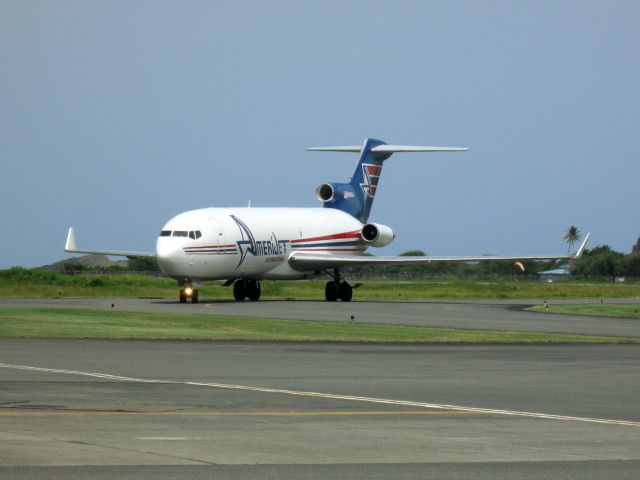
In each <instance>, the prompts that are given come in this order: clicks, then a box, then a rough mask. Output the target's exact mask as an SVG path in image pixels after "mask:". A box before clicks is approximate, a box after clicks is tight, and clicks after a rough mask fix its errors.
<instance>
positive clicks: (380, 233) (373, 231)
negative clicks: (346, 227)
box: [360, 223, 396, 247]
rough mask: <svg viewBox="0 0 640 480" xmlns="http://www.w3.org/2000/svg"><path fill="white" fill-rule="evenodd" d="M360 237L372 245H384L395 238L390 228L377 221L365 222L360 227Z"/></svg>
mask: <svg viewBox="0 0 640 480" xmlns="http://www.w3.org/2000/svg"><path fill="white" fill-rule="evenodd" d="M360 237H361V238H362V240H364V241H365V242H366V243H368V244H369V245H371V246H372V247H386V246H387V245H389V244H390V243H391V242H393V239H394V238H396V236H395V234H394V233H393V230H391V228H389V227H387V226H386V225H380V224H379V223H367V224H366V225H365V226H364V227H362V230H361V231H360Z"/></svg>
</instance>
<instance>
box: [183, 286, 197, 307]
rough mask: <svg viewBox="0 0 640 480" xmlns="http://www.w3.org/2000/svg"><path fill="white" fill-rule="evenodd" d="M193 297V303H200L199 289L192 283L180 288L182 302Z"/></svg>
mask: <svg viewBox="0 0 640 480" xmlns="http://www.w3.org/2000/svg"><path fill="white" fill-rule="evenodd" d="M188 298H190V299H191V303H198V289H197V288H193V287H191V286H190V285H187V286H184V287H183V288H181V289H180V303H187V299H188Z"/></svg>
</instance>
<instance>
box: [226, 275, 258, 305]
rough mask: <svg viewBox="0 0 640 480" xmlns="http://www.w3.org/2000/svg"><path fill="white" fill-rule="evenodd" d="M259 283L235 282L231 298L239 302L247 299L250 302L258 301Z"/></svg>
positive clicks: (250, 281) (248, 281)
mask: <svg viewBox="0 0 640 480" xmlns="http://www.w3.org/2000/svg"><path fill="white" fill-rule="evenodd" d="M261 293H262V289H261V288H260V282H259V281H258V280H236V281H235V283H234V284H233V298H235V299H236V300H237V301H239V302H241V301H243V300H244V299H245V298H248V299H249V300H251V301H252V302H257V301H258V300H260V294H261Z"/></svg>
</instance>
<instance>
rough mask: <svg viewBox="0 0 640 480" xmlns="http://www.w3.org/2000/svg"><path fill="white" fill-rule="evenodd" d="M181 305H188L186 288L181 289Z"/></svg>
mask: <svg viewBox="0 0 640 480" xmlns="http://www.w3.org/2000/svg"><path fill="white" fill-rule="evenodd" d="M180 303H187V295H186V294H185V293H184V288H181V289H180Z"/></svg>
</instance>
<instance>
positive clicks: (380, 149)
mask: <svg viewBox="0 0 640 480" xmlns="http://www.w3.org/2000/svg"><path fill="white" fill-rule="evenodd" d="M467 150H469V148H468V147H412V146H411V145H379V146H377V147H373V148H372V149H371V151H372V152H373V153H401V152H466V151H467Z"/></svg>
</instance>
